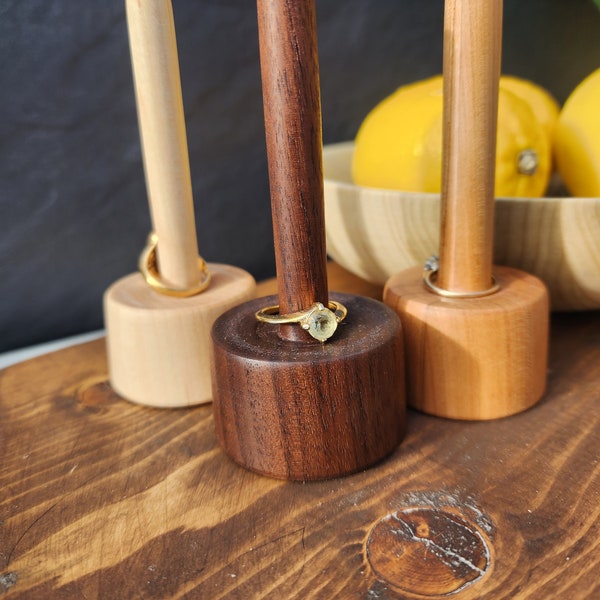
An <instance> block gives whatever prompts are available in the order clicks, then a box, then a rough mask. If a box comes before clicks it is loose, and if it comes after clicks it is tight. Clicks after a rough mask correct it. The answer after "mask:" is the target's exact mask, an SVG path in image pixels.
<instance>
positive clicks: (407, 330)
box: [383, 267, 548, 420]
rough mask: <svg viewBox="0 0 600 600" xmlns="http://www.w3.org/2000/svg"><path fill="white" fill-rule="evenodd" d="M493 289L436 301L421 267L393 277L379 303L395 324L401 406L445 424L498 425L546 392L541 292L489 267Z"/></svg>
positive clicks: (518, 274)
mask: <svg viewBox="0 0 600 600" xmlns="http://www.w3.org/2000/svg"><path fill="white" fill-rule="evenodd" d="M494 276H495V278H496V281H497V282H498V284H499V286H500V289H499V291H498V292H496V293H494V294H491V295H489V296H483V297H481V298H456V299H454V298H453V299H449V298H443V297H441V296H439V295H438V294H435V293H433V292H431V291H429V290H428V289H427V288H426V287H425V285H424V283H423V270H422V269H421V268H420V267H415V268H413V269H408V270H406V271H402V272H400V273H397V274H396V275H394V276H392V277H391V278H390V279H389V281H388V282H387V284H386V286H385V288H384V291H383V298H384V301H385V303H386V304H388V305H389V306H390V307H392V308H393V309H394V310H395V311H396V312H397V313H398V314H399V315H400V320H401V321H402V327H403V331H404V343H405V345H406V386H407V399H408V402H409V404H410V405H411V406H413V407H414V408H417V409H419V410H422V411H424V412H427V413H429V414H432V415H437V416H440V417H446V418H451V419H468V420H470V419H497V418H499V417H506V416H507V415H512V414H514V413H516V412H519V411H522V410H525V409H527V408H530V407H531V406H533V404H535V403H536V402H537V401H538V400H540V398H541V397H542V395H543V393H544V390H545V388H546V369H547V360H548V292H547V290H546V287H545V286H544V284H543V283H542V282H541V281H540V280H539V279H537V278H536V277H533V276H532V275H528V274H527V273H523V272H522V271H517V270H516V269H510V268H508V267H496V268H495V269H494Z"/></svg>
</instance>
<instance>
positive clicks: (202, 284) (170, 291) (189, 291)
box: [138, 232, 210, 298]
mask: <svg viewBox="0 0 600 600" xmlns="http://www.w3.org/2000/svg"><path fill="white" fill-rule="evenodd" d="M157 245H158V236H157V235H156V233H154V232H152V233H151V234H150V235H149V236H148V244H147V245H146V247H145V248H144V250H143V251H142V253H141V255H140V260H139V262H138V268H139V270H140V272H141V274H142V275H143V276H144V279H145V280H146V283H147V284H148V285H149V286H150V287H151V288H152V289H153V290H154V291H156V292H159V293H160V294H165V295H166V296H174V297H176V298H188V297H189V296H195V295H196V294H199V293H200V292H202V291H204V290H205V289H206V288H207V287H208V284H209V283H210V271H209V270H208V268H207V267H206V263H205V262H204V260H203V259H202V258H201V257H198V269H199V271H200V276H201V277H200V281H199V282H198V283H197V284H196V285H193V286H191V287H186V288H177V287H172V286H170V285H167V284H166V283H165V282H164V281H163V280H162V278H161V276H160V273H159V272H158V261H157V258H156V247H157Z"/></svg>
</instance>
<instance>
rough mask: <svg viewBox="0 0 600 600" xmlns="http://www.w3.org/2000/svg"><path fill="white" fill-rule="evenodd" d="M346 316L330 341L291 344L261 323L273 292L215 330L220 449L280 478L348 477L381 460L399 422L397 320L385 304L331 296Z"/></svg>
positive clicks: (397, 434) (397, 437) (400, 429)
mask: <svg viewBox="0 0 600 600" xmlns="http://www.w3.org/2000/svg"><path fill="white" fill-rule="evenodd" d="M333 299H335V300H338V301H340V302H342V303H343V304H344V305H346V307H347V309H348V316H347V317H346V320H345V321H343V322H342V323H341V324H340V325H339V327H338V330H337V331H336V332H335V334H334V336H333V337H332V338H331V339H329V340H328V341H327V342H326V343H324V344H321V343H319V342H317V341H314V343H313V342H293V341H289V340H283V339H281V337H280V336H279V335H278V327H279V326H277V325H272V324H269V323H260V322H258V321H257V320H256V319H255V317H254V314H255V312H256V311H257V310H259V309H260V308H263V307H265V306H268V305H272V304H276V303H277V299H276V297H274V296H271V297H267V298H260V299H258V300H254V301H252V302H249V303H246V304H244V305H242V306H239V307H237V308H235V309H233V310H231V311H229V312H227V313H226V314H224V315H223V316H222V317H220V318H219V319H217V321H216V323H215V326H214V329H213V351H214V361H213V364H214V374H213V393H214V416H215V427H216V432H217V437H218V439H219V442H220V444H221V446H222V448H223V449H224V450H225V452H226V453H227V454H228V455H229V456H230V457H231V458H232V459H233V460H234V461H236V462H237V463H239V464H241V465H242V466H244V467H246V468H248V469H250V470H252V471H256V472H258V473H262V474H264V475H269V476H271V477H276V478H280V479H288V480H293V481H307V480H318V479H329V478H333V477H339V476H341V475H347V474H350V473H353V472H356V471H359V470H362V469H364V468H366V467H368V466H371V465H373V464H374V463H376V462H378V461H379V460H381V459H383V458H384V457H385V456H387V455H388V454H389V453H390V452H392V451H393V450H394V449H395V448H396V446H397V445H398V444H399V443H400V441H401V439H402V437H403V435H404V429H405V418H406V415H405V412H406V410H405V392H404V373H403V368H402V365H403V362H404V357H403V343H402V332H401V328H400V321H399V320H398V318H397V316H396V315H395V314H394V312H393V311H391V310H390V309H389V308H387V307H386V306H385V305H383V304H382V303H381V302H377V301H375V300H372V299H369V298H362V297H360V296H350V295H346V294H334V295H333Z"/></svg>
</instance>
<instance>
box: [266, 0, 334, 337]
mask: <svg viewBox="0 0 600 600" xmlns="http://www.w3.org/2000/svg"><path fill="white" fill-rule="evenodd" d="M257 8H258V31H259V42H260V61H261V74H262V85H263V101H264V112H265V132H266V142H267V156H268V161H269V181H270V188H271V203H272V214H273V229H274V242H275V257H276V267H277V283H278V288H279V307H280V312H281V313H288V312H294V311H297V310H303V309H306V308H308V307H309V306H310V305H311V304H312V303H313V302H315V301H319V302H323V303H324V304H326V303H327V301H328V293H327V271H326V254H325V217H324V213H325V209H324V199H323V174H322V171H323V167H322V130H321V101H320V92H319V66H318V56H317V38H316V16H315V3H314V0H308V1H303V2H297V1H295V0H258V3H257ZM287 329H288V331H289V335H290V337H291V336H293V335H295V334H296V333H297V332H299V331H300V328H298V327H297V326H287ZM286 337H287V336H286Z"/></svg>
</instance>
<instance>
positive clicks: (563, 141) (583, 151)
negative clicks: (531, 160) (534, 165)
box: [554, 69, 600, 197]
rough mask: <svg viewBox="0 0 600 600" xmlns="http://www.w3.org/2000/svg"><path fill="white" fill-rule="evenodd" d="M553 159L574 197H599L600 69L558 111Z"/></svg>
mask: <svg viewBox="0 0 600 600" xmlns="http://www.w3.org/2000/svg"><path fill="white" fill-rule="evenodd" d="M554 155H555V160H556V168H557V170H558V172H559V173H560V175H561V177H562V179H563V181H564V182H565V185H566V186H567V188H568V190H569V192H570V193H571V194H573V196H587V197H597V196H600V69H598V70H596V71H594V72H593V73H592V74H591V75H589V76H588V77H586V78H585V79H584V80H583V81H582V82H581V83H580V84H579V85H578V86H577V87H576V88H575V89H574V90H573V92H571V95H570V96H569V97H568V98H567V101H566V102H565V105H564V106H563V108H562V110H561V111H560V115H559V117H558V123H557V125H556V130H555V134H554Z"/></svg>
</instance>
